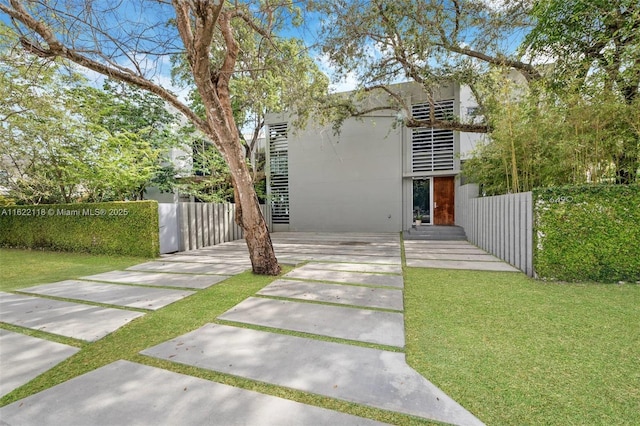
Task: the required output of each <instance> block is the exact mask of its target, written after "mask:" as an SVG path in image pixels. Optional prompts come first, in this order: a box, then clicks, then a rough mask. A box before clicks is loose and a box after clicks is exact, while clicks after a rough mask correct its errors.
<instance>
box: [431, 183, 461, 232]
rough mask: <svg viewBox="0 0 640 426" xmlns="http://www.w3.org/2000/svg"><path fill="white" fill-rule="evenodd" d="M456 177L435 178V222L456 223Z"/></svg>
mask: <svg viewBox="0 0 640 426" xmlns="http://www.w3.org/2000/svg"><path fill="white" fill-rule="evenodd" d="M455 221H456V217H455V178H454V177H453V176H445V177H434V178H433V224H434V225H455Z"/></svg>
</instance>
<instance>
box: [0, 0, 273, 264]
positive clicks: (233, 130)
mask: <svg viewBox="0 0 640 426" xmlns="http://www.w3.org/2000/svg"><path fill="white" fill-rule="evenodd" d="M26 4H28V3H27V2H25V1H20V0H12V1H11V2H10V4H5V3H0V12H4V13H6V14H7V15H8V16H10V17H11V18H12V19H13V20H15V21H17V22H20V23H21V24H23V25H24V26H25V27H26V28H29V29H30V30H31V31H33V32H34V33H37V35H38V37H33V34H29V36H22V37H21V38H20V42H21V44H22V47H23V48H24V49H25V50H26V51H28V52H30V53H33V54H35V55H38V56H41V57H44V58H53V57H63V58H66V59H69V60H70V61H72V62H75V63H76V64H78V65H81V66H83V67H86V68H88V69H91V70H93V71H96V72H98V73H100V74H103V75H106V76H109V77H111V78H114V79H117V80H121V81H124V82H127V83H129V84H133V85H136V86H138V87H140V88H142V89H145V90H148V91H150V92H152V93H155V94H156V95H159V96H160V97H162V98H163V99H165V100H166V101H168V102H169V103H171V104H172V105H173V106H174V107H176V108H177V109H178V111H180V112H181V113H183V114H184V115H185V116H186V117H187V118H188V119H189V120H190V121H191V122H192V123H193V124H194V125H195V127H196V128H198V129H199V130H200V131H202V132H203V133H204V134H205V135H207V136H208V137H209V138H210V139H211V140H212V141H213V143H214V144H215V146H216V147H217V148H218V150H219V151H220V153H221V154H222V156H223V157H224V159H225V160H226V162H227V164H228V165H229V169H230V171H231V176H232V179H233V185H234V190H235V191H236V193H237V197H236V203H237V205H238V208H239V210H240V212H239V214H238V216H237V218H236V220H237V223H238V225H239V226H240V227H241V228H242V229H243V230H244V233H245V239H246V241H247V246H248V248H249V254H250V257H251V263H252V265H253V271H254V272H255V273H258V274H269V275H277V274H278V273H280V266H279V265H278V260H277V259H276V256H275V253H274V251H273V246H272V244H271V237H270V236H269V231H268V229H267V225H266V223H265V221H264V217H263V216H262V213H261V212H260V205H259V204H258V198H257V196H256V193H255V189H254V188H253V181H252V179H251V174H250V173H249V169H248V167H247V164H246V162H245V155H244V149H243V148H242V144H241V143H240V137H239V133H238V129H237V127H236V124H235V121H234V118H233V108H232V105H231V93H230V92H229V80H230V78H231V76H232V74H233V73H234V71H235V63H236V58H237V56H238V50H239V47H238V44H237V43H236V40H235V39H234V36H233V30H232V28H231V20H232V19H234V18H237V19H245V20H248V21H247V22H248V23H250V25H251V27H252V28H254V29H255V30H256V31H260V29H259V28H258V27H257V26H256V25H255V23H253V22H252V21H251V20H250V18H249V17H248V16H247V15H246V14H245V13H244V12H243V10H241V9H237V10H236V9H234V8H229V9H226V10H225V8H224V7H225V5H228V3H227V2H224V1H211V0H188V1H187V0H172V4H173V7H174V9H175V12H176V25H177V28H178V32H179V33H180V38H181V39H182V41H183V43H184V48H185V53H186V56H187V60H188V62H189V65H190V67H191V70H192V73H193V77H194V81H195V83H196V86H197V88H198V92H199V93H200V96H201V97H202V101H203V104H204V105H205V110H206V119H202V117H200V116H198V115H197V114H196V113H195V112H194V111H193V110H192V109H190V108H189V107H188V106H187V105H186V104H184V103H183V102H182V101H180V100H179V99H178V98H177V97H176V96H175V95H173V94H172V93H170V92H169V91H168V90H166V89H165V88H163V87H162V86H159V85H157V84H155V83H154V82H153V81H151V80H150V79H148V78H146V77H145V76H144V75H143V74H142V72H141V70H140V69H139V68H135V67H133V68H132V69H125V68H124V67H122V66H119V65H114V62H117V61H111V60H106V61H102V62H101V61H99V60H96V59H95V57H93V56H91V55H87V54H85V52H83V51H82V50H76V49H74V48H73V43H70V44H69V45H64V44H63V43H62V42H61V41H60V40H59V39H58V38H57V36H56V32H55V31H54V29H53V26H50V24H48V23H47V22H46V21H45V20H41V19H36V18H35V17H34V16H33V15H31V13H30V12H29V11H28V10H27V9H26V8H25V5H26ZM43 7H44V8H45V9H47V8H48V7H49V6H48V5H45V6H43ZM49 11H50V12H51V13H52V14H53V15H55V13H56V12H55V9H54V8H51V9H49ZM56 22H57V19H56ZM64 24H65V23H64V20H63V21H62V28H63V29H64ZM83 24H85V25H87V26H89V28H90V32H91V31H97V32H99V33H100V34H101V37H102V35H104V34H102V32H103V31H104V29H102V28H97V27H93V24H92V23H90V22H88V21H87V22H83ZM56 25H57V24H56ZM67 25H73V23H71V24H69V23H67ZM215 31H220V32H221V33H222V35H223V38H224V46H217V47H218V48H225V52H224V62H223V64H222V65H219V64H218V63H214V61H213V60H212V58H211V54H210V53H211V43H212V42H213V34H214V32H215ZM62 32H63V33H64V31H62ZM264 35H265V36H269V34H268V32H264ZM87 39H91V37H87ZM139 40H142V35H141V36H140V39H139ZM128 41H129V40H126V41H123V40H118V39H117V38H113V39H109V43H114V44H115V45H116V47H117V48H119V49H121V50H122V52H126V53H127V55H128V54H129V53H130V52H131V50H132V48H135V47H139V46H138V45H137V44H136V40H135V39H134V40H133V47H132V46H129V45H128V44H127V42H128ZM43 42H44V44H43ZM97 43H98V44H96V46H95V49H96V51H100V49H101V47H103V46H100V44H99V42H97ZM143 44H144V43H143ZM110 48H111V47H110ZM134 53H135V52H134Z"/></svg>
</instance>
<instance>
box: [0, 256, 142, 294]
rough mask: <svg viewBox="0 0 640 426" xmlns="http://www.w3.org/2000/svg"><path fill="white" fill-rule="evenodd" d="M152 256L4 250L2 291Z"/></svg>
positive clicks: (122, 265) (0, 264)
mask: <svg viewBox="0 0 640 426" xmlns="http://www.w3.org/2000/svg"><path fill="white" fill-rule="evenodd" d="M146 260H148V259H144V258H139V257H120V256H98V255H90V254H84V253H61V252H53V251H42V250H14V249H0V291H10V290H17V289H19V288H23V287H28V286H31V285H34V284H44V283H52V282H56V281H62V280H68V279H76V278H79V277H81V276H84V275H90V274H98V273H100V272H107V271H113V270H116V269H123V268H127V267H129V266H132V265H135V264H136V263H142V262H144V261H146Z"/></svg>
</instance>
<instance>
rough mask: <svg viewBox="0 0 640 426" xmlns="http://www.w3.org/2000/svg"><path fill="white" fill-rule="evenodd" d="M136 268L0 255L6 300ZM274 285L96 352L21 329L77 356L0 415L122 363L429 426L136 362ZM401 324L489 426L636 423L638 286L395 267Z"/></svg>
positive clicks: (208, 302)
mask: <svg viewBox="0 0 640 426" xmlns="http://www.w3.org/2000/svg"><path fill="white" fill-rule="evenodd" d="M144 260H146V259H136V258H115V257H107V256H90V255H78V254H69V253H64V254H63V253H49V252H40V251H20V250H0V265H1V266H0V285H1V289H2V290H4V291H10V290H14V289H19V288H20V287H24V286H28V285H33V284H36V283H45V282H54V281H58V280H62V279H72V278H77V277H80V276H82V275H88V274H93V273H98V272H103V271H108V270H114V269H122V268H125V267H127V266H129V265H132V264H135V263H139V262H142V261H144ZM290 269H291V268H288V267H285V268H284V272H283V273H286V272H287V271H289V270H290ZM274 279H276V277H264V276H256V275H253V274H251V273H249V272H247V273H243V274H239V275H237V276H235V277H232V278H230V279H228V280H226V281H224V282H222V283H220V284H218V285H215V286H213V287H211V288H208V289H205V290H200V291H198V292H197V293H196V294H194V295H193V296H190V297H188V298H186V299H183V300H181V301H179V302H176V303H173V304H171V305H169V306H167V307H165V308H163V309H161V310H159V311H156V312H149V313H147V314H146V315H145V316H144V317H142V318H138V319H136V320H134V321H132V322H131V323H130V324H128V325H127V326H125V327H123V328H121V329H120V330H118V331H116V332H114V333H112V334H110V335H109V336H107V337H105V338H103V339H101V340H99V341H97V342H94V343H86V342H80V341H76V340H73V339H66V338H64V337H59V336H53V335H47V334H45V333H41V332H37V331H26V332H27V333H28V334H32V335H36V336H41V337H46V338H49V339H51V340H55V341H61V342H65V343H69V344H72V345H75V346H78V347H80V348H82V350H81V351H80V352H78V353H77V354H76V355H74V356H73V357H71V358H69V359H68V360H66V361H64V362H62V363H61V364H59V365H58V366H56V367H54V368H53V369H51V370H49V371H48V372H47V373H45V374H43V375H41V376H39V377H37V378H36V379H34V380H33V381H31V382H30V383H28V384H26V385H25V386H23V387H21V388H19V389H17V390H16V391H15V392H13V393H11V394H9V395H6V396H5V397H3V398H2V399H0V406H2V405H6V404H8V403H11V402H13V401H16V400H18V399H21V398H23V397H25V396H28V395H30V394H33V393H35V392H38V391H40V390H42V389H46V388H48V387H51V386H53V385H55V384H58V383H61V382H63V381H66V380H68V379H70V378H72V377H75V376H78V375H80V374H83V373H85V372H88V371H91V370H93V369H96V368H98V367H101V366H103V365H106V364H108V363H111V362H113V361H115V360H118V359H126V360H131V361H135V362H139V363H143V364H147V365H153V366H158V367H161V368H165V369H168V370H171V371H176V372H180V373H184V374H190V375H193V376H196V377H202V378H205V379H209V380H215V381H218V382H222V383H226V384H230V385H233V386H237V387H241V388H245V389H252V390H256V391H259V392H263V393H267V394H271V395H276V396H281V397H284V398H289V399H292V400H295V401H299V402H303V403H307V404H312V405H317V406H321V407H326V408H329V409H334V410H339V411H343V412H347V413H350V414H354V415H360V416H364V417H369V418H373V419H376V420H380V421H383V422H388V423H392V424H402V425H424V424H430V423H429V422H426V421H423V420H419V419H415V418H412V417H409V416H403V415H396V414H391V413H388V412H385V411H383V410H376V409H372V408H367V407H363V406H359V405H356V404H350V403H346V402H341V401H336V400H333V399H330V398H324V397H320V396H317V395H311V394H307V393H304V392H298V391H294V390H290V389H285V388H281V387H277V386H272V385H267V384H264V383H260V382H255V381H251V380H245V379H241V378H238V377H235V376H231V375H225V374H220V373H215V372H211V371H207V370H202V369H198V368H194V367H188V366H184V365H180V364H175V363H171V362H168V361H162V360H157V359H154V358H150V357H145V356H142V355H139V354H138V352H139V351H140V350H142V349H145V348H148V347H151V346H153V345H156V344H158V343H161V342H164V341H166V340H169V339H171V338H173V337H176V336H179V335H181V334H184V333H186V332H188V331H191V330H194V329H196V328H198V327H200V326H202V325H203V324H206V323H208V322H216V317H217V316H218V315H220V314H221V313H223V312H225V311H227V310H228V309H230V308H231V307H232V306H234V305H236V304H237V303H239V302H240V301H242V300H244V299H245V298H246V297H249V296H251V295H253V294H255V292H257V291H258V290H259V289H261V288H262V287H264V286H266V285H267V284H269V283H270V282H271V281H273V280H274ZM2 327H4V328H7V329H16V328H15V327H12V326H9V325H6V324H5V325H2ZM405 327H406V341H407V346H406V353H407V359H408V361H409V363H410V364H411V365H412V366H413V367H414V368H415V369H416V370H418V371H419V372H420V373H422V374H423V375H424V376H425V377H427V378H428V379H429V380H431V381H432V382H433V383H435V384H436V385H437V386H439V387H441V388H442V389H443V390H444V391H445V392H446V393H448V394H449V395H450V396H452V397H453V398H454V399H456V400H457V401H459V402H460V403H461V404H462V405H463V406H464V407H465V408H467V409H469V410H470V411H471V412H473V413H474V414H475V415H477V416H478V417H479V418H480V419H481V420H483V421H484V422H486V423H487V424H490V425H494V424H505V425H514V424H518V425H520V424H558V425H559V424H562V425H565V424H589V425H592V424H594V425H595V424H602V425H611V424H616V425H617V424H640V286H638V285H629V284H627V285H598V284H548V283H542V282H538V281H534V280H530V279H528V278H526V277H525V276H524V275H522V274H516V273H492V272H469V271H445V270H435V269H417V268H405ZM22 331H23V332H25V331H24V330H22ZM292 334H295V333H292Z"/></svg>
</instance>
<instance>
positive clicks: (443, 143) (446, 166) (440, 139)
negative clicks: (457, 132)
mask: <svg viewBox="0 0 640 426" xmlns="http://www.w3.org/2000/svg"><path fill="white" fill-rule="evenodd" d="M411 111H412V113H413V117H414V118H416V119H418V120H428V119H429V104H428V103H424V104H415V105H412V107H411ZM452 116H453V100H452V99H451V100H446V101H440V102H436V103H435V117H436V119H439V120H443V119H446V118H449V117H452ZM454 155H455V153H454V148H453V131H452V130H440V129H434V128H420V129H412V131H411V168H412V171H413V172H433V171H438V170H453V167H454V161H453V160H454Z"/></svg>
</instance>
